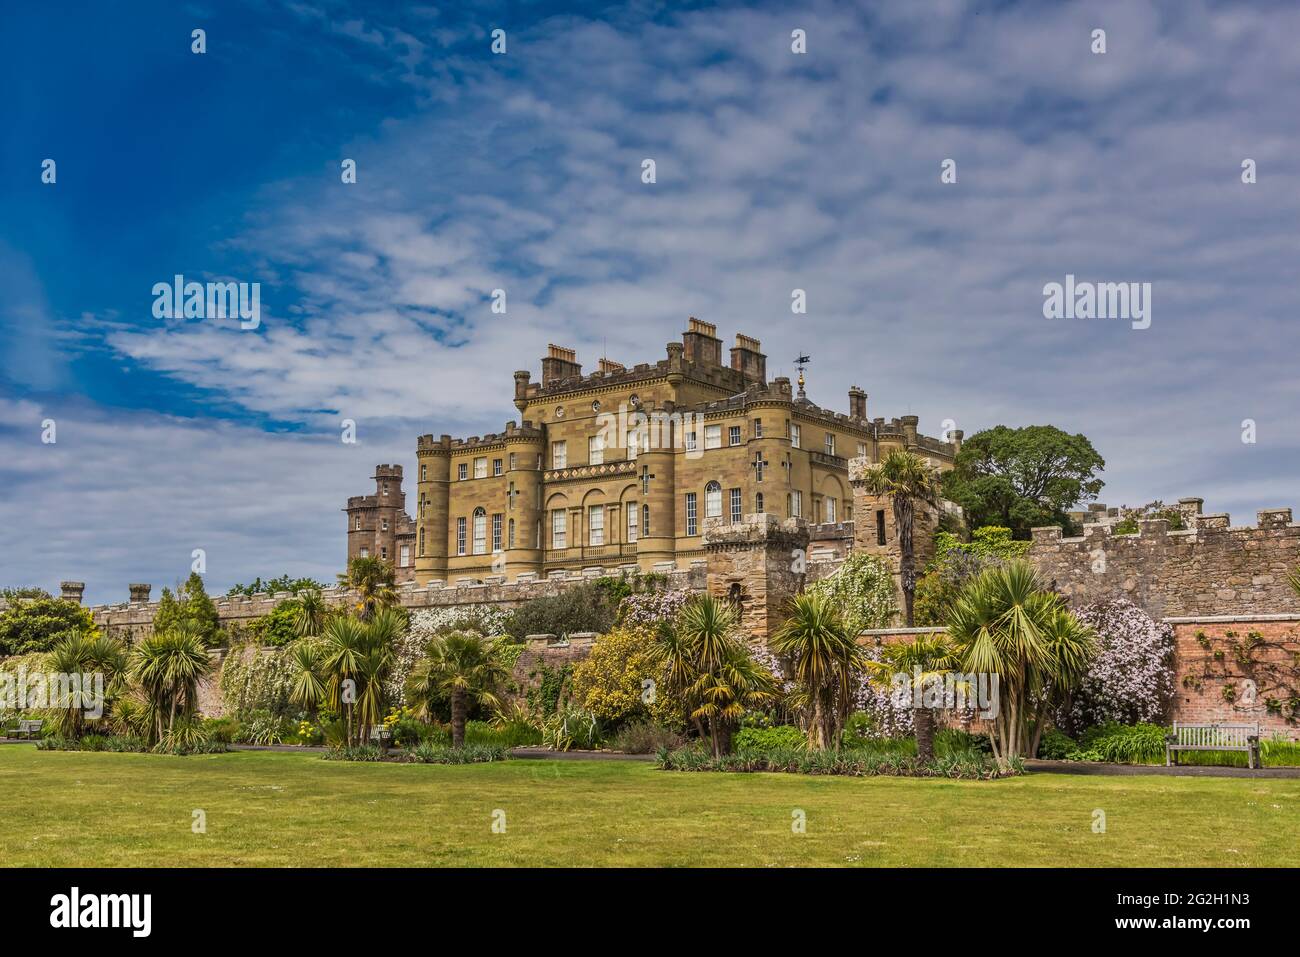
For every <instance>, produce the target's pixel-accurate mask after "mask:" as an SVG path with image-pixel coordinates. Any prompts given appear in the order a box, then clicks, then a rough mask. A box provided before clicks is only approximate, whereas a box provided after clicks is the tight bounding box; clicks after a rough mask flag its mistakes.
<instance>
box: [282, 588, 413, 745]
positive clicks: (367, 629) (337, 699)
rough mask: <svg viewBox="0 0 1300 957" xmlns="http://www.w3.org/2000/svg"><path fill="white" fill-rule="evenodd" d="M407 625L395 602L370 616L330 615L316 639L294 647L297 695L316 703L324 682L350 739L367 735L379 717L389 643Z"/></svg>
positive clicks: (327, 700)
mask: <svg viewBox="0 0 1300 957" xmlns="http://www.w3.org/2000/svg"><path fill="white" fill-rule="evenodd" d="M405 625H406V618H405V615H404V614H403V613H402V612H401V611H400V610H398V609H395V608H381V609H379V610H377V611H376V612H375V613H374V616H373V617H372V618H371V619H370V620H368V621H362V620H360V619H357V618H350V617H347V616H336V617H333V618H330V619H329V620H328V621H326V623H325V627H324V629H322V632H323V633H322V635H321V640H320V642H319V644H316V643H309V644H308V645H307V646H305V647H302V648H299V649H295V653H294V655H293V658H294V663H295V665H296V666H297V669H298V673H297V675H296V678H295V682H294V691H295V692H296V693H297V694H298V697H297V698H295V701H297V702H298V703H300V704H302V705H303V706H304V707H310V703H311V702H312V701H316V702H317V703H319V701H320V700H321V699H320V698H319V696H318V691H317V685H318V684H323V685H324V686H325V695H324V699H323V700H324V701H325V703H326V704H327V705H328V706H329V707H330V708H331V709H332V710H335V711H340V712H341V713H342V714H343V719H344V729H345V730H344V734H345V737H346V739H347V742H348V744H349V745H350V744H352V743H354V741H358V740H365V737H366V735H367V734H368V732H369V730H370V729H371V728H372V727H374V726H375V725H377V724H378V723H379V721H380V715H381V713H382V711H383V684H384V678H385V677H387V675H388V672H389V671H390V670H391V669H392V666H393V643H394V642H395V640H396V638H397V636H398V635H400V634H401V633H402V630H403V629H404V628H405ZM354 730H355V731H356V732H357V735H356V736H355V737H354V735H353V731H354Z"/></svg>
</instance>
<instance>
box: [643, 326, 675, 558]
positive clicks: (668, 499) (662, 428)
mask: <svg viewBox="0 0 1300 957" xmlns="http://www.w3.org/2000/svg"><path fill="white" fill-rule="evenodd" d="M678 345H679V347H680V344H678ZM670 351H671V350H670ZM669 411H670V412H671V410H669ZM649 417H650V423H649V427H648V429H649V431H648V433H647V448H646V450H645V451H643V452H641V454H640V455H638V456H637V460H636V461H637V472H636V479H637V482H638V484H639V485H640V490H641V491H640V496H639V502H640V505H641V515H640V529H639V531H638V538H637V548H636V557H637V563H638V564H639V565H640V566H641V570H642V571H644V572H650V571H653V570H654V566H655V563H656V562H673V563H676V560H677V494H676V491H677V490H676V482H675V472H676V468H675V465H676V459H675V458H674V456H676V455H678V454H679V453H678V450H677V448H676V446H677V444H678V443H680V442H681V441H682V436H681V428H682V426H681V422H680V420H679V419H677V418H676V417H675V416H672V415H671V414H666V413H662V412H651V413H649Z"/></svg>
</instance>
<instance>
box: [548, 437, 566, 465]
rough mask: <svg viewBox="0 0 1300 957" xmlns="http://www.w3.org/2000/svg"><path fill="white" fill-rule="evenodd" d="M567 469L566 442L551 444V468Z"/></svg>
mask: <svg viewBox="0 0 1300 957" xmlns="http://www.w3.org/2000/svg"><path fill="white" fill-rule="evenodd" d="M568 467H569V445H568V443H567V442H564V441H560V442H552V443H551V468H553V469H567V468H568Z"/></svg>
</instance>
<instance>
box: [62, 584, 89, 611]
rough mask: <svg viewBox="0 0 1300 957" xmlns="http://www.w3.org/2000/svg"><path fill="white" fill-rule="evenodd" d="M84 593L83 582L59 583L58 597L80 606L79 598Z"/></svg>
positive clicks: (84, 585)
mask: <svg viewBox="0 0 1300 957" xmlns="http://www.w3.org/2000/svg"><path fill="white" fill-rule="evenodd" d="M85 591H86V583H85V582H59V597H60V598H64V599H66V600H68V601H75V602H76V603H77V604H78V605H80V604H81V596H82V595H83V594H84V593H85Z"/></svg>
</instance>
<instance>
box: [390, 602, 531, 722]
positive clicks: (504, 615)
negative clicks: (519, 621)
mask: <svg viewBox="0 0 1300 957" xmlns="http://www.w3.org/2000/svg"><path fill="white" fill-rule="evenodd" d="M509 620H510V612H508V611H505V610H503V609H501V608H498V607H497V606H495V605H456V606H451V607H447V608H426V609H424V610H422V611H417V612H415V613H414V614H412V615H411V620H410V623H409V624H408V625H407V628H406V632H405V633H404V634H403V635H402V637H400V638H399V639H397V641H396V642H395V643H394V645H393V666H392V668H391V669H390V670H389V673H388V678H387V680H386V681H385V682H384V694H385V696H386V697H387V699H388V700H389V701H391V702H393V703H394V704H395V705H396V706H397V707H402V706H404V705H406V704H408V703H409V702H407V700H406V679H407V678H408V677H409V676H410V674H411V671H412V669H413V668H414V667H415V663H416V662H417V661H419V660H420V659H421V658H423V657H424V652H425V649H426V648H427V647H428V645H429V642H430V641H432V640H433V639H434V638H436V637H438V636H439V635H445V634H450V633H451V632H453V631H476V632H478V633H479V634H480V635H484V636H486V637H488V638H497V637H500V636H503V635H505V634H506V624H507V623H508V622H509ZM500 648H501V651H502V652H504V653H502V654H500V658H501V662H502V664H503V665H504V666H505V667H507V668H510V667H513V666H514V663H515V661H516V660H518V658H519V652H520V651H522V650H523V649H522V646H519V647H518V650H516V648H515V646H513V645H509V644H505V643H502V644H501V646H500Z"/></svg>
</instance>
